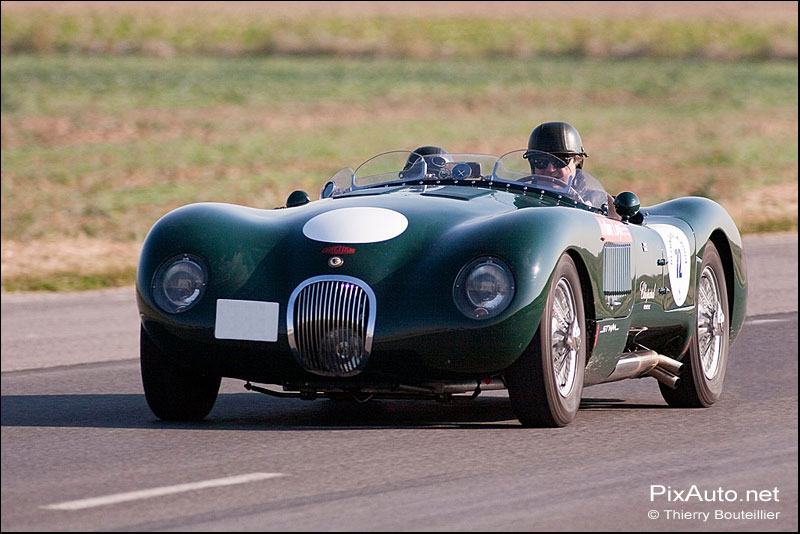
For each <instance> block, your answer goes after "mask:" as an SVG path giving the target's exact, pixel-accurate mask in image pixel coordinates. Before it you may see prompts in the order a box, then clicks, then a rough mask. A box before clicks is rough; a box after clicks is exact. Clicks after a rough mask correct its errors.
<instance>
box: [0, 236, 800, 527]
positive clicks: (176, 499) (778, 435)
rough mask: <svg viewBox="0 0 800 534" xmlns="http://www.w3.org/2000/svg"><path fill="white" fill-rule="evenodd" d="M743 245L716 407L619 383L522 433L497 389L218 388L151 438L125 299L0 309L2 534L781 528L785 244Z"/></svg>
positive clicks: (114, 294)
mask: <svg viewBox="0 0 800 534" xmlns="http://www.w3.org/2000/svg"><path fill="white" fill-rule="evenodd" d="M745 243H746V253H747V261H748V267H749V272H750V281H751V299H750V302H749V303H748V315H749V317H748V320H747V322H746V323H745V326H744V329H743V332H742V334H741V336H740V337H739V339H738V340H737V342H736V344H735V345H734V346H733V348H732V355H731V362H730V367H729V371H728V377H727V379H726V387H725V392H724V394H723V397H722V399H721V400H720V402H719V403H717V404H716V405H715V406H713V407H712V408H709V409H704V410H678V409H670V408H668V407H667V406H666V404H665V403H664V402H663V400H662V399H661V396H660V394H659V392H658V386H657V383H656V382H655V380H653V379H643V380H629V381H623V382H617V383H614V384H605V385H601V386H595V387H592V388H588V389H586V390H585V391H584V399H583V403H582V408H581V411H580V412H579V414H578V417H577V419H576V420H575V421H574V422H573V423H572V424H570V425H569V426H567V427H566V428H563V429H557V430H550V429H524V428H522V427H520V426H519V424H518V422H517V421H516V419H515V418H514V416H513V413H512V412H511V408H510V405H509V403H508V400H507V397H506V396H505V393H504V392H493V393H492V394H485V395H486V396H484V395H482V396H481V397H479V398H478V399H477V400H475V401H473V402H471V403H454V404H452V405H441V404H436V403H427V402H411V401H393V402H390V401H386V402H372V403H367V404H363V405H357V404H356V405H351V404H341V403H335V402H331V401H325V400H318V401H314V402H307V401H300V400H293V399H286V400H285V399H276V398H272V397H267V396H264V395H260V394H257V393H248V392H245V391H244V390H243V389H242V383H241V382H240V381H235V380H227V379H226V380H224V381H223V389H222V392H221V395H220V398H219V400H218V401H217V404H216V405H215V408H214V410H213V411H212V412H211V414H210V416H209V417H208V418H207V420H205V421H203V422H201V423H197V424H176V423H165V422H161V421H159V420H157V419H156V418H155V417H154V416H153V415H152V414H151V413H150V411H149V410H148V408H147V405H146V403H145V400H144V396H143V393H142V389H141V383H140V378H139V367H138V361H137V360H136V355H137V333H138V324H137V323H138V319H137V315H136V309H135V303H134V300H133V291H132V289H130V288H128V289H124V290H112V291H103V292H92V293H84V294H79V295H47V296H39V295H2V323H1V324H2V371H3V372H2V465H1V467H2V470H1V471H0V477H1V478H2V519H1V521H0V523H1V526H2V530H3V531H22V530H27V531H37V530H42V531H73V530H81V531H88V530H102V531H112V530H122V531H153V530H156V531H164V530H180V531H187V530H189V531H218V530H227V531H233V530H237V531H238V530H248V531H252V530H259V531H262V530H269V531H286V530H288V531H301V530H316V531H319V530H326V531H329V530H360V531H364V530H368V531H395V530H402V531H407V530H465V531H482V530H489V531H497V530H527V531H530V530H537V531H541V530H554V531H565V530H642V531H664V530H680V531H683V530H693V531H694V530H702V531H716V530H748V531H761V530H765V531H797V528H798V521H797V509H798V507H797V479H798V476H797V467H798V436H797V420H798V418H797V405H798V404H797V235H796V234H794V235H791V236H786V235H784V236H772V237H759V238H749V239H747V240H746V242H745ZM656 516H658V517H656Z"/></svg>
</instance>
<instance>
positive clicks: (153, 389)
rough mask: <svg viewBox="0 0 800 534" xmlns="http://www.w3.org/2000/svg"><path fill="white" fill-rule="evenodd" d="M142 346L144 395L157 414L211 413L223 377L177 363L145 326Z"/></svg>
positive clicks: (176, 417)
mask: <svg viewBox="0 0 800 534" xmlns="http://www.w3.org/2000/svg"><path fill="white" fill-rule="evenodd" d="M139 349H140V350H139V354H140V361H141V366H142V385H143V386H144V396H145V399H147V405H148V406H149V407H150V410H152V412H153V413H154V414H155V415H156V417H158V418H159V419H163V420H165V421H199V420H200V419H203V418H204V417H205V416H206V415H208V413H209V412H210V411H211V408H213V407H214V403H215V402H216V400H217V394H218V393H219V386H220V383H221V382H222V378H221V377H219V376H207V375H201V374H199V373H194V372H192V371H190V370H189V369H186V368H184V367H180V366H178V365H176V364H175V363H173V362H172V361H171V360H170V359H169V357H168V356H167V355H166V354H164V352H163V351H162V350H161V349H160V348H158V346H156V344H155V343H153V340H151V339H150V336H149V335H148V334H147V332H146V331H145V329H144V327H140V332H139Z"/></svg>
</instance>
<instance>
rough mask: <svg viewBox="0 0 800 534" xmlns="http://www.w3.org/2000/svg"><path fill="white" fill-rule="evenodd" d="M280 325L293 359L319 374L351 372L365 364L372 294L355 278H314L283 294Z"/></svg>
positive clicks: (370, 331) (372, 312) (371, 321)
mask: <svg viewBox="0 0 800 534" xmlns="http://www.w3.org/2000/svg"><path fill="white" fill-rule="evenodd" d="M286 313H287V317H286V324H287V330H288V332H287V333H288V336H289V346H290V347H291V348H292V353H293V354H294V356H295V358H296V359H297V362H298V363H299V364H300V365H301V366H302V367H303V368H304V369H306V370H307V371H309V372H311V373H314V374H317V375H322V376H353V375H356V374H358V373H360V372H361V371H362V370H363V369H364V367H365V366H366V365H367V359H368V358H369V354H370V350H371V349H372V335H373V333H374V330H375V293H373V292H372V290H371V289H370V287H369V286H368V285H367V284H366V283H364V282H363V281H361V280H358V279H357V278H352V277H349V276H316V277H313V278H309V279H308V280H306V281H304V282H303V283H301V284H300V285H299V286H297V288H296V289H295V290H294V291H293V292H292V295H291V296H290V297H289V305H288V309H287V312H286Z"/></svg>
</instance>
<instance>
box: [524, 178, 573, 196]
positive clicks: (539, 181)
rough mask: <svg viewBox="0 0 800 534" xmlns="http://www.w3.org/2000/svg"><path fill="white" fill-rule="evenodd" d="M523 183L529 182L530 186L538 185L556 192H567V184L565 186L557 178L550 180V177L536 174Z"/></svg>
mask: <svg viewBox="0 0 800 534" xmlns="http://www.w3.org/2000/svg"><path fill="white" fill-rule="evenodd" d="M524 181H530V183H531V184H532V185H538V186H542V187H546V188H548V189H555V190H556V191H564V192H565V193H566V192H567V184H565V183H564V182H562V181H561V180H559V179H558V178H552V177H550V176H541V175H539V174H537V175H534V176H529V177H527V178H525V179H524Z"/></svg>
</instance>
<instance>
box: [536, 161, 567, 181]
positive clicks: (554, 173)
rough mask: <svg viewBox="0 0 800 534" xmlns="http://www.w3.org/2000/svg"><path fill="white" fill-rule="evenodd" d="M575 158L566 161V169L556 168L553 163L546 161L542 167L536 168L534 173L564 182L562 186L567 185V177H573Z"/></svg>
mask: <svg viewBox="0 0 800 534" xmlns="http://www.w3.org/2000/svg"><path fill="white" fill-rule="evenodd" d="M575 169H576V165H575V158H569V159H568V160H567V166H566V167H560V168H559V167H558V166H557V165H554V164H553V161H549V160H548V161H547V162H546V163H544V167H539V166H536V167H535V169H534V172H535V173H536V174H541V175H542V176H549V177H551V178H556V179H557V180H560V181H562V182H564V185H566V184H567V183H569V177H570V176H574V175H575Z"/></svg>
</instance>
